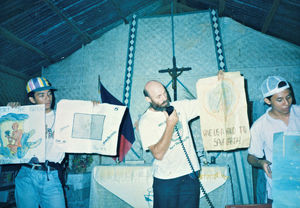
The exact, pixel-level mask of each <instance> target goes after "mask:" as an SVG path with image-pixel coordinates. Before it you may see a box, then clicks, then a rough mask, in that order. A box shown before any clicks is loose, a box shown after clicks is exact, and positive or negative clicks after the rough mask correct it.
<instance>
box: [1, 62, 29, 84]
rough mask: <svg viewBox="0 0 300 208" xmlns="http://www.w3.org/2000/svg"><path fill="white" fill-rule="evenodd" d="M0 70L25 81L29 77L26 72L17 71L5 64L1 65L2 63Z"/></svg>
mask: <svg viewBox="0 0 300 208" xmlns="http://www.w3.org/2000/svg"><path fill="white" fill-rule="evenodd" d="M0 72H2V73H5V74H9V75H12V76H15V77H18V78H20V79H23V80H26V81H27V80H28V79H30V77H29V76H27V75H26V74H23V73H21V72H18V71H17V70H15V69H12V68H10V67H8V66H5V65H2V64H0Z"/></svg>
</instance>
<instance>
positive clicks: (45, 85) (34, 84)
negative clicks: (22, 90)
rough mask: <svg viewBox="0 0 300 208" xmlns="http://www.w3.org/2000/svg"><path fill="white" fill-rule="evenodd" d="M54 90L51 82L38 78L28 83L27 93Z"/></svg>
mask: <svg viewBox="0 0 300 208" xmlns="http://www.w3.org/2000/svg"><path fill="white" fill-rule="evenodd" d="M49 89H54V88H53V87H52V86H51V84H50V82H49V81H48V80H47V79H46V78H44V77H36V78H32V79H30V80H29V81H28V82H27V85H26V91H27V93H30V92H33V91H42V90H49Z"/></svg>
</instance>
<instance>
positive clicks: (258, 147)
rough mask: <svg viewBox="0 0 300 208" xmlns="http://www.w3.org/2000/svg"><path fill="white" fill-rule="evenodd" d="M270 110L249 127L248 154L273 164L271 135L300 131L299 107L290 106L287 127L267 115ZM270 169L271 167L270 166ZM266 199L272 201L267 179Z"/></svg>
mask: <svg viewBox="0 0 300 208" xmlns="http://www.w3.org/2000/svg"><path fill="white" fill-rule="evenodd" d="M270 110H271V108H269V109H267V111H266V113H265V114H263V115H262V116H261V117H260V118H259V119H258V120H257V121H255V122H254V124H253V125H252V127H251V130H250V133H251V143H250V147H249V149H248V153H249V154H251V155H254V156H256V157H258V158H262V157H263V156H264V155H265V157H266V160H268V161H270V162H271V163H272V162H273V135H274V134H275V133H279V132H285V133H286V132H292V131H300V106H299V105H292V107H291V111H290V117H289V124H288V126H287V125H286V124H285V123H284V122H283V121H282V120H279V119H274V118H272V117H271V116H270V115H269V111H270ZM270 167H271V169H272V165H271V166H270ZM265 176H266V178H267V192H268V198H269V199H272V179H271V178H269V177H267V175H266V174H265Z"/></svg>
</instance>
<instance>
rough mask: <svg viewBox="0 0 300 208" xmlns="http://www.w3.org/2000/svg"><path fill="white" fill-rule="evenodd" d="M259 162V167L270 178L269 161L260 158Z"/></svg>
mask: <svg viewBox="0 0 300 208" xmlns="http://www.w3.org/2000/svg"><path fill="white" fill-rule="evenodd" d="M259 162H260V163H261V167H262V169H263V170H264V171H265V173H266V174H267V176H268V177H269V178H272V170H271V168H270V165H271V164H272V163H271V162H269V161H268V160H260V161H259Z"/></svg>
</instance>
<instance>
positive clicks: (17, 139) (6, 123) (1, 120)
mask: <svg viewBox="0 0 300 208" xmlns="http://www.w3.org/2000/svg"><path fill="white" fill-rule="evenodd" d="M32 157H37V158H38V159H39V161H40V162H44V161H45V106H44V105H28V106H19V107H15V108H12V107H9V106H5V107H0V164H16V163H28V162H29V161H30V159H31V158H32Z"/></svg>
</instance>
